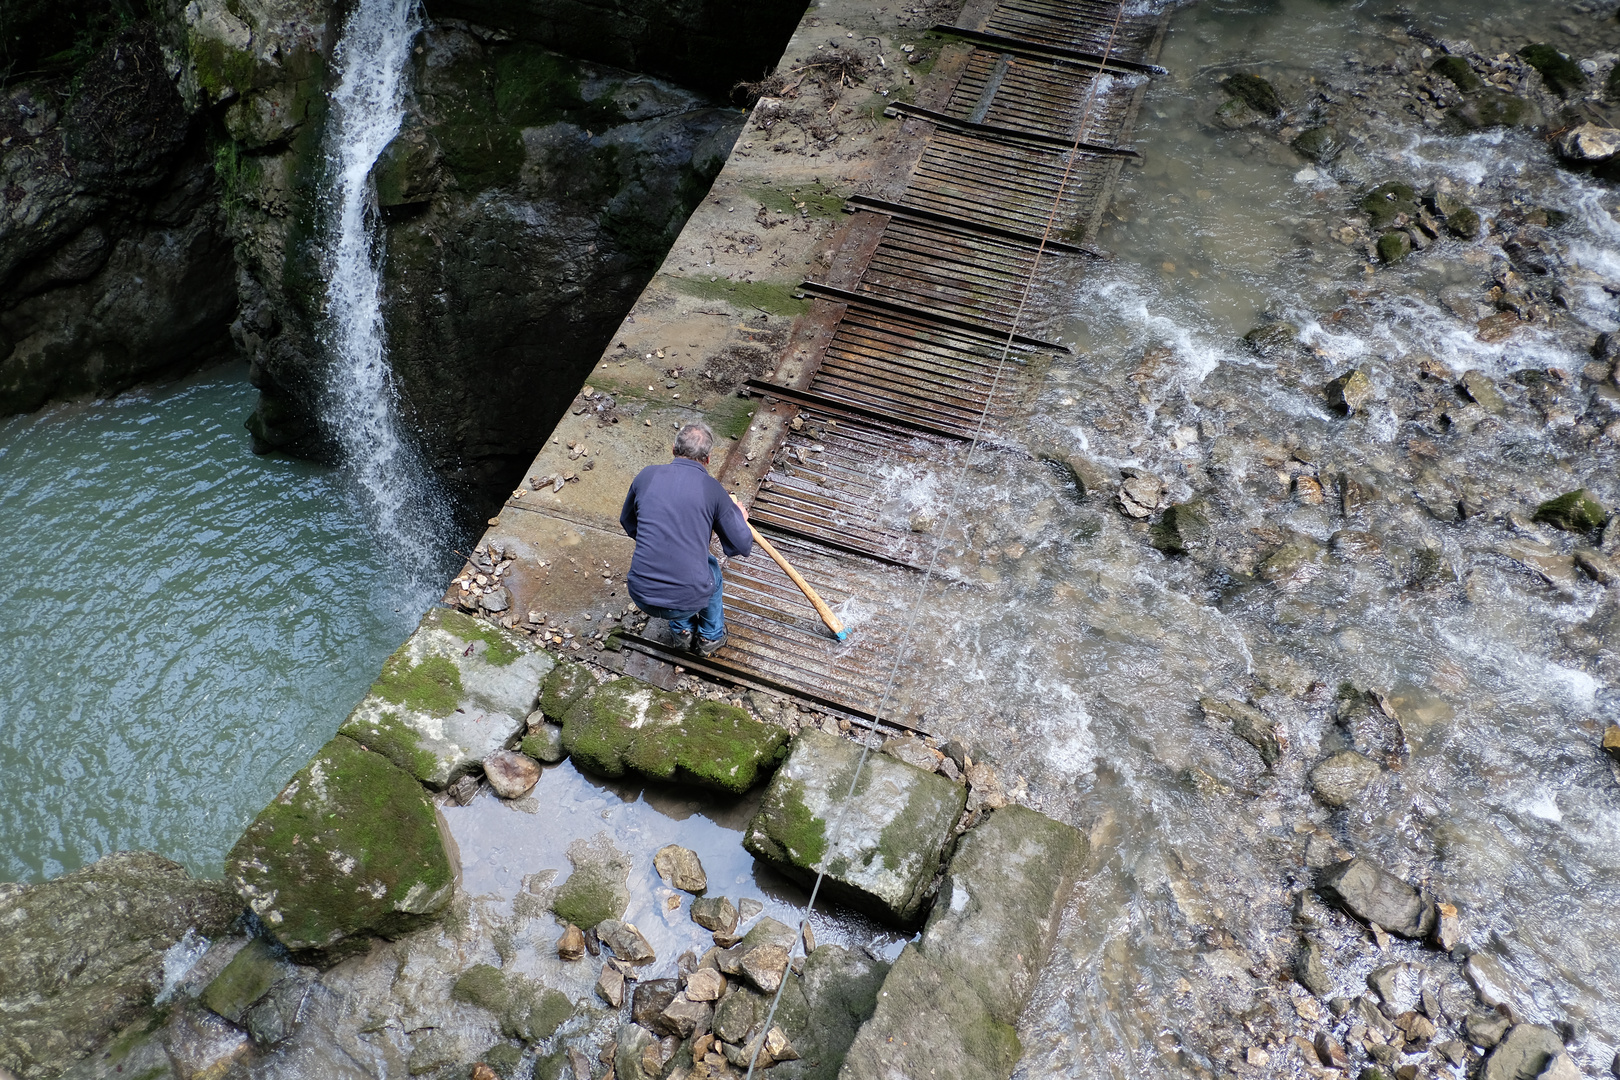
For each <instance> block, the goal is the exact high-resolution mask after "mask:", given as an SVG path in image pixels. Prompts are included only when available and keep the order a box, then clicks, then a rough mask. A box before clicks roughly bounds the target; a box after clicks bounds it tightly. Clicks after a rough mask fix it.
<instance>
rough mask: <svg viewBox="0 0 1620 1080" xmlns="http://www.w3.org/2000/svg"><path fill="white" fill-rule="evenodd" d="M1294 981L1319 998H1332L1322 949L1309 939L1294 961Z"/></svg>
mask: <svg viewBox="0 0 1620 1080" xmlns="http://www.w3.org/2000/svg"><path fill="white" fill-rule="evenodd" d="M1294 979H1295V981H1297V982H1298V983H1299V985H1301V986H1303V987H1304V988H1305V989H1307V990H1309V991H1310V992H1311V993H1313V994H1315V995H1316V996H1317V997H1319V998H1327V997H1332V996H1333V979H1332V977H1331V976H1330V975H1328V970H1327V965H1326V964H1324V963H1322V947H1321V946H1320V945H1318V944H1317V943H1316V942H1315V941H1314V940H1312V939H1311V938H1306V939H1305V945H1304V948H1302V949H1300V951H1299V956H1298V957H1296V958H1295V960H1294ZM1323 1064H1326V1062H1323Z"/></svg>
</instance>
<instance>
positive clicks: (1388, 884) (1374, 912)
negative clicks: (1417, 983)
mask: <svg viewBox="0 0 1620 1080" xmlns="http://www.w3.org/2000/svg"><path fill="white" fill-rule="evenodd" d="M1316 891H1317V892H1318V893H1320V894H1321V896H1322V898H1323V899H1324V900H1328V901H1330V902H1331V903H1334V904H1337V905H1338V906H1339V907H1341V908H1343V909H1344V910H1345V911H1346V912H1348V913H1349V914H1351V915H1353V916H1354V917H1356V918H1357V919H1360V920H1361V921H1362V922H1366V923H1376V924H1377V925H1379V926H1381V927H1383V928H1384V929H1385V930H1388V931H1389V932H1390V933H1392V934H1399V935H1400V936H1401V937H1406V938H1417V939H1421V938H1424V937H1427V936H1428V934H1429V931H1430V930H1432V929H1434V920H1435V912H1434V904H1433V902H1432V901H1430V900H1429V899H1428V897H1426V896H1423V895H1421V894H1420V893H1419V892H1418V891H1417V890H1416V889H1414V888H1412V886H1410V885H1408V884H1407V883H1406V882H1404V881H1402V880H1401V879H1400V878H1398V877H1396V876H1395V875H1394V874H1391V873H1389V872H1388V871H1386V870H1384V869H1383V868H1382V867H1380V866H1378V865H1376V864H1375V863H1373V862H1371V861H1370V860H1368V859H1364V858H1361V857H1360V856H1357V857H1355V858H1353V859H1346V860H1345V861H1344V862H1341V863H1336V864H1334V865H1333V866H1330V867H1327V868H1326V869H1325V870H1323V871H1322V872H1321V873H1320V874H1319V875H1317V878H1316Z"/></svg>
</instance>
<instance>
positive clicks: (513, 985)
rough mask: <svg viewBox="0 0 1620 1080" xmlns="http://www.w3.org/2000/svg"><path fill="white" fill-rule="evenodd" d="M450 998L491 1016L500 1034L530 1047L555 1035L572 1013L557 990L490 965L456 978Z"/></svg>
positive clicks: (476, 968)
mask: <svg viewBox="0 0 1620 1080" xmlns="http://www.w3.org/2000/svg"><path fill="white" fill-rule="evenodd" d="M450 996H451V997H452V998H454V999H455V1000H456V1001H463V1002H466V1003H467V1004H469V1005H475V1006H477V1007H478V1008H480V1009H485V1010H487V1011H489V1012H491V1013H494V1014H495V1016H496V1017H497V1018H498V1019H499V1020H500V1024H501V1033H502V1034H503V1035H506V1036H507V1037H509V1038H513V1039H521V1040H522V1041H524V1042H526V1043H531V1044H532V1043H538V1042H543V1041H545V1040H546V1039H549V1038H551V1036H553V1035H555V1034H556V1033H557V1029H558V1028H559V1027H561V1026H562V1024H563V1021H565V1020H567V1019H568V1017H569V1016H570V1015H571V1014H572V1013H573V1011H574V1006H573V1005H572V1004H571V1003H570V1002H569V1000H568V998H567V997H565V996H564V995H563V994H561V993H559V992H558V991H556V990H553V989H551V988H550V987H548V986H544V985H542V984H541V983H538V982H536V981H535V980H533V979H531V978H529V977H528V976H527V975H517V974H512V973H510V972H505V971H502V970H501V969H500V968H497V967H494V966H492V965H490V964H475V965H473V966H472V967H470V968H468V969H467V970H466V971H465V972H463V973H462V974H461V976H460V977H459V978H457V979H456V981H455V985H453V986H452V987H451V989H450Z"/></svg>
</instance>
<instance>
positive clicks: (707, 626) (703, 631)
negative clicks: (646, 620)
mask: <svg viewBox="0 0 1620 1080" xmlns="http://www.w3.org/2000/svg"><path fill="white" fill-rule="evenodd" d="M709 572H710V573H711V574H713V575H714V592H713V593H712V594H711V595H710V596H709V606H708V607H706V608H704V609H702V610H701V611H676V610H675V609H674V608H662V607H655V606H653V605H652V604H643V603H642V602H641V601H640V600H637V599H636V598H635V597H634V596H632V597H630V599H632V600H635V601H636V606H637V607H639V608H640V609H641V610H642V611H645V612H646V613H647V614H649V615H651V616H652V617H653V618H655V619H668V620H669V631H670V633H672V634H685V633H689V632H691V631H692V630H694V629H695V630H696V631H697V636H698V637H700V638H703V639H705V640H707V641H714V640H716V639H717V638H720V637H723V636H724V635H725V632H726V616H725V611H724V606H725V605H724V600H723V598H722V596H721V591H720V590H721V583H720V560H719V559H717V558H715V557H714V556H713V555H710V556H709ZM694 623H695V624H696V625H694Z"/></svg>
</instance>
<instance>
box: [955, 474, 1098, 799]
mask: <svg viewBox="0 0 1620 1080" xmlns="http://www.w3.org/2000/svg"><path fill="white" fill-rule="evenodd" d="M1061 463H1062V465H1063V466H1064V467H1065V468H1066V469H1067V470H1068V472H1069V475H1070V476H1071V477H1073V478H1074V485H1075V488H1076V489H1077V490H1078V492H1079V495H1080V497H1081V498H1082V499H1085V498H1090V497H1091V496H1093V495H1106V494H1107V493H1108V492H1110V491H1113V490H1114V485H1116V484H1118V483H1119V472H1118V471H1117V470H1115V469H1113V468H1112V467H1110V466H1107V465H1104V464H1102V463H1101V462H1097V461H1093V460H1092V459H1091V458H1088V457H1086V456H1085V455H1083V454H1072V455H1070V456H1068V457H1065V458H1062V459H1061ZM956 764H957V766H958V767H960V766H961V764H962V763H961V762H960V761H959V762H957V763H956Z"/></svg>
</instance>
